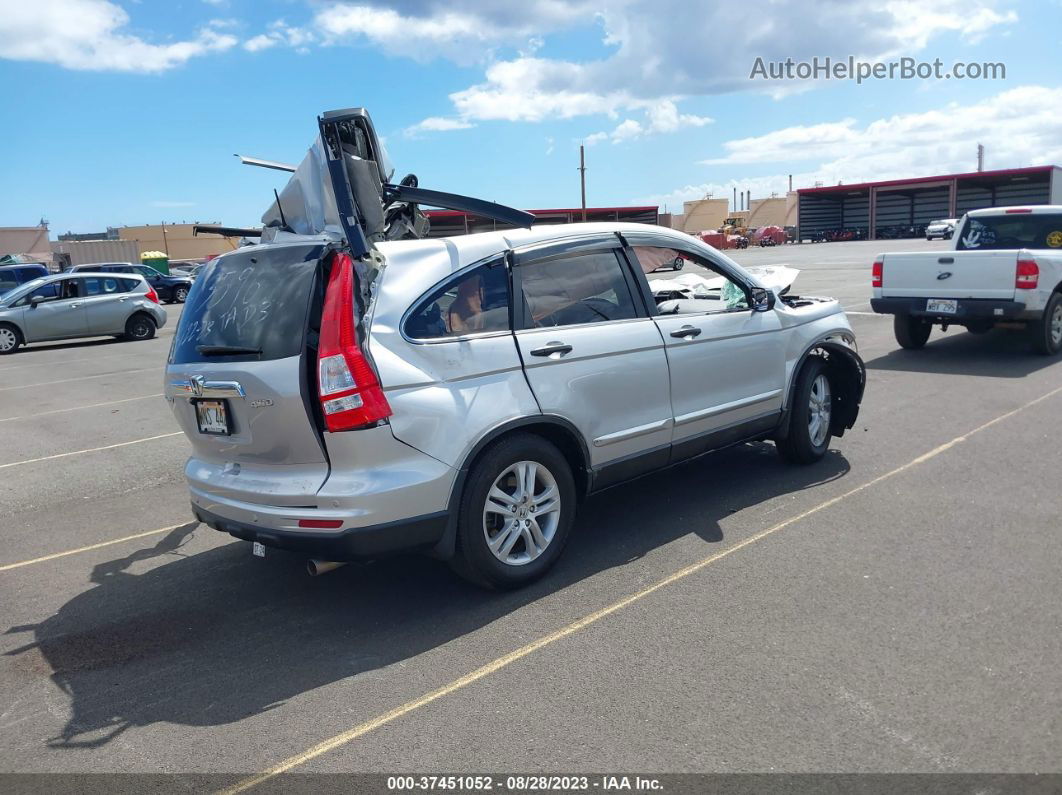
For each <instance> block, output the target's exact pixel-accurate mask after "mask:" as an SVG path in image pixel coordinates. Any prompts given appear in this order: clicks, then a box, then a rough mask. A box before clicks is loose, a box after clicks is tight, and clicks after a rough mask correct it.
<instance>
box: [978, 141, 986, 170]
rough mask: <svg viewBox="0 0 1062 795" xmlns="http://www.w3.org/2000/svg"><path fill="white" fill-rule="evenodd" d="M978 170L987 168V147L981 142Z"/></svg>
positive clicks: (979, 145)
mask: <svg viewBox="0 0 1062 795" xmlns="http://www.w3.org/2000/svg"><path fill="white" fill-rule="evenodd" d="M977 170H978V171H984V170H985V148H984V146H982V145H981V144H978V145H977Z"/></svg>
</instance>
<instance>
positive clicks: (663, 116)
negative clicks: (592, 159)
mask: <svg viewBox="0 0 1062 795" xmlns="http://www.w3.org/2000/svg"><path fill="white" fill-rule="evenodd" d="M635 104H636V105H637V104H639V103H635ZM645 117H646V118H645V121H644V122H639V121H636V120H634V119H625V120H624V121H622V122H620V123H619V124H617V125H616V127H615V129H613V130H612V132H611V133H604V132H600V133H594V134H593V135H592V136H590V138H593V139H594V141H595V142H596V141H599V140H604V139H605V138H606V137H607V138H611V139H612V143H614V144H618V143H623V142H624V141H629V140H632V139H634V138H641V137H643V136H647V135H655V134H657V133H673V132H677V131H679V130H682V129H685V128H687V127H703V126H705V125H706V124H711V123H712V121H713V119H711V118H709V117H708V116H695V115H693V114H690V113H679V110H678V106H676V105H675V103H674V101H673V100H670V99H661V100H659V101H657V102H652V103H649V104H648V105H647V106H646V109H645Z"/></svg>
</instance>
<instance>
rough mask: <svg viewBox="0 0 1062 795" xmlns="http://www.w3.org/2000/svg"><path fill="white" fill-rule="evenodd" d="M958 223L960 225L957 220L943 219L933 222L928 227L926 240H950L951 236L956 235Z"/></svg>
mask: <svg viewBox="0 0 1062 795" xmlns="http://www.w3.org/2000/svg"><path fill="white" fill-rule="evenodd" d="M957 223H959V220H958V219H957V218H942V219H941V220H939V221H932V222H931V223H930V224H929V226H927V227H926V240H933V239H934V238H938V237H939V238H940V239H941V240H950V239H951V236H952V235H953V234H955V225H956V224H957Z"/></svg>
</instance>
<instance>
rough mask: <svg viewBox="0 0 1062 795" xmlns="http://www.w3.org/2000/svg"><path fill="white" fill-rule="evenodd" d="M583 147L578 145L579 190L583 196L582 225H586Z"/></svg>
mask: <svg viewBox="0 0 1062 795" xmlns="http://www.w3.org/2000/svg"><path fill="white" fill-rule="evenodd" d="M584 151H585V147H584V146H583V145H582V144H579V188H580V191H581V193H582V195H583V204H582V207H583V223H586V158H585V155H584Z"/></svg>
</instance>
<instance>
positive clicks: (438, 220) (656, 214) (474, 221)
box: [424, 206, 660, 237]
mask: <svg viewBox="0 0 1062 795" xmlns="http://www.w3.org/2000/svg"><path fill="white" fill-rule="evenodd" d="M527 212H529V213H531V214H532V215H533V216H535V225H536V226H542V225H545V224H574V223H579V222H581V221H582V220H583V210H582V209H581V208H579V207H575V208H566V209H556V210H528V211H527ZM424 214H425V215H426V216H428V219H429V220H430V221H431V229H430V231H429V232H428V237H452V236H453V235H467V234H471V233H473V232H491V231H493V230H496V229H512V228H513V227H512V226H511V225H510V224H506V223H504V222H502V221H495V220H494V219H492V218H482V217H480V216H478V215H475V214H473V213H466V212H461V211H459V210H426V211H425V213H424ZM586 220H587V221H588V222H589V221H629V222H631V223H636V224H659V223H660V208H659V207H655V206H654V207H640V206H639V207H587V208H586Z"/></svg>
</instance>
